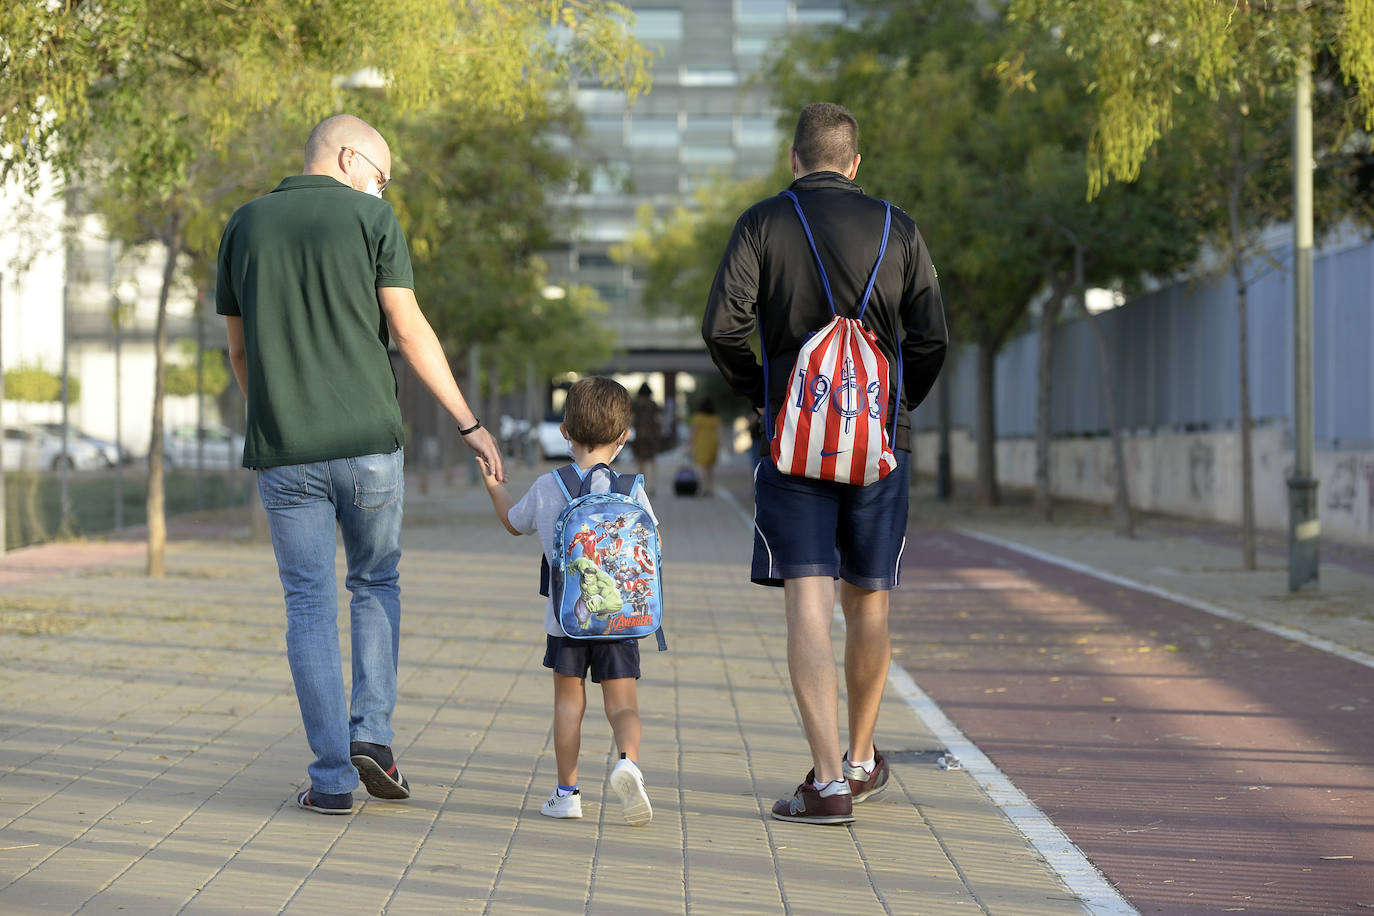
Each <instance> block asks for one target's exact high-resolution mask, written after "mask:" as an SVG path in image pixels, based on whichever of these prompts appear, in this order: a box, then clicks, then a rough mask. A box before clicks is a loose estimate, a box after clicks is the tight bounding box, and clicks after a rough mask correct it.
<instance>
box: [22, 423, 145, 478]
mask: <svg viewBox="0 0 1374 916" xmlns="http://www.w3.org/2000/svg"><path fill="white" fill-rule="evenodd" d="M41 428H42V430H43V431H44V432H46V433H47V434H48V435H50V436H52V437H53V438H54V439H58V440H61V438H62V424H61V423H44V424H42V427H41ZM73 439H80V440H81V441H82V442H88V443H90V444H91V445H92V446H94V447H95V449H96V451H98V452H100V455H101V457H102V458H104V459H105V466H106V467H110V468H112V467H114V466H115V465H116V464H119V463H120V462H127V461H128V456H127V455H125V454H124V451H123V449H121V448H120V447H119V446H118V445H116V444H115V443H113V442H111V441H109V440H108V439H97V438H96V437H95V436H92V435H91V434H90V433H86V432H82V431H81V430H79V429H77V428H76V427H75V426H68V427H67V441H68V442H71V441H72V440H73Z"/></svg>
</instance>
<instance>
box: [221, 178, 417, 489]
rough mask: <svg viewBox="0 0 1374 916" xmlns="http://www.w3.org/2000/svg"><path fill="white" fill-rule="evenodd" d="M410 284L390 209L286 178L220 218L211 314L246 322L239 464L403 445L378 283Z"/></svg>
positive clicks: (328, 181)
mask: <svg viewBox="0 0 1374 916" xmlns="http://www.w3.org/2000/svg"><path fill="white" fill-rule="evenodd" d="M381 286H402V287H406V288H407V289H414V287H415V280H414V276H413V274H412V272H411V268H410V252H409V250H408V249H407V247H406V240H405V235H404V234H403V233H402V232H401V226H400V224H399V223H398V222H397V221H396V213H395V211H393V210H392V209H391V204H389V203H387V202H386V201H384V200H380V199H378V198H376V197H372V196H371V195H369V194H364V193H362V192H360V191H355V190H353V189H352V188H350V187H348V186H346V185H343V184H341V183H339V182H337V181H335V180H334V179H333V178H329V177H327V176H324V175H295V176H292V177H290V178H287V179H285V180H284V181H283V182H282V183H281V184H279V185H277V187H276V188H275V189H274V190H273V191H272V193H270V194H267V195H266V196H264V197H259V198H258V199H257V200H254V201H252V202H251V203H247V204H244V205H243V206H242V207H240V208H239V209H238V210H236V211H235V212H234V215H233V216H231V217H230V218H229V222H228V224H227V225H226V226H225V227H224V236H223V238H221V239H220V245H219V264H218V273H217V278H216V285H215V310H216V311H217V312H219V314H221V315H240V316H242V317H243V336H244V343H245V346H246V349H247V352H248V430H247V434H246V440H247V441H246V443H245V446H244V450H243V466H244V467H249V468H264V467H275V466H277V465H283V464H304V463H306V462H311V461H325V460H328V459H331V458H351V457H355V456H357V455H372V454H381V453H387V452H393V451H395V450H396V449H398V448H400V447H401V446H402V445H404V444H405V433H404V430H403V428H402V426H401V410H400V407H399V406H398V405H397V403H396V377H395V374H394V373H393V372H392V369H391V360H390V358H389V357H388V356H387V342H388V339H389V337H388V334H387V327H386V318H385V316H384V315H383V314H382V309H381V306H380V305H379V304H378V302H377V288H378V287H381Z"/></svg>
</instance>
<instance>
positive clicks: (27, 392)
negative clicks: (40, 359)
mask: <svg viewBox="0 0 1374 916" xmlns="http://www.w3.org/2000/svg"><path fill="white" fill-rule="evenodd" d="M5 400H7V401H27V402H29V403H32V404H43V403H49V402H54V401H61V400H62V376H60V375H58V374H57V373H55V372H49V371H48V370H46V369H44V368H42V367H41V366H25V365H22V364H21V365H19V366H16V367H15V368H13V369H6V370H5ZM79 400H81V380H80V379H78V378H74V377H72V376H68V377H67V402H68V403H70V404H74V403H76V402H77V401H79Z"/></svg>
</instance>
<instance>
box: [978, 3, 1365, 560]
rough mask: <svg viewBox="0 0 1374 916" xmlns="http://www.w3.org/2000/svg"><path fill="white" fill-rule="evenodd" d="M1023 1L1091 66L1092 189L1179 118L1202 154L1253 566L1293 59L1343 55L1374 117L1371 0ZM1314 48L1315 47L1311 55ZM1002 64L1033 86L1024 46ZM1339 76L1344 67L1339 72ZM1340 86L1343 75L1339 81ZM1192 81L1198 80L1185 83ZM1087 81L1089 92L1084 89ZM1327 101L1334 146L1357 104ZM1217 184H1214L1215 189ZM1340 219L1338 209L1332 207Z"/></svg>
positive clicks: (1346, 205)
mask: <svg viewBox="0 0 1374 916" xmlns="http://www.w3.org/2000/svg"><path fill="white" fill-rule="evenodd" d="M1012 10H1013V13H1014V14H1015V15H1017V16H1020V17H1022V18H1023V19H1025V20H1027V21H1029V22H1032V23H1034V24H1038V25H1045V26H1051V27H1052V28H1053V29H1054V30H1055V31H1056V32H1057V34H1058V35H1059V36H1060V42H1061V47H1062V50H1063V53H1064V54H1065V55H1066V56H1067V57H1070V58H1073V59H1076V60H1081V61H1083V62H1084V63H1085V65H1086V72H1087V79H1086V80H1085V83H1086V88H1087V93H1090V94H1093V95H1095V96H1096V99H1097V101H1096V111H1095V117H1094V128H1093V135H1092V144H1091V146H1090V156H1089V160H1088V168H1087V174H1088V185H1089V188H1088V193H1089V196H1094V195H1097V194H1099V193H1100V192H1101V191H1102V189H1103V188H1104V187H1105V186H1106V184H1107V183H1108V182H1109V181H1110V180H1113V179H1116V180H1121V181H1134V180H1136V178H1137V177H1138V176H1139V168H1140V164H1141V162H1142V161H1143V159H1144V157H1145V155H1146V152H1147V150H1149V149H1150V147H1151V146H1152V145H1153V144H1154V143H1155V142H1156V141H1158V140H1160V139H1161V138H1162V137H1163V135H1164V133H1165V132H1166V131H1168V130H1171V129H1173V128H1174V126H1175V123H1176V122H1178V123H1180V124H1184V125H1187V127H1186V128H1185V129H1184V130H1183V133H1184V134H1185V137H1186V139H1185V140H1184V143H1186V144H1188V145H1190V146H1192V147H1193V148H1194V150H1195V151H1196V153H1197V160H1198V164H1197V168H1196V170H1195V171H1196V174H1197V175H1198V176H1199V177H1200V178H1201V179H1202V181H1201V185H1202V189H1203V193H1201V194H1200V195H1199V196H1198V201H1199V202H1200V205H1194V206H1192V207H1190V209H1192V210H1194V211H1196V212H1198V213H1200V214H1201V215H1202V217H1203V218H1204V219H1207V220H1208V221H1209V222H1210V224H1211V225H1212V226H1213V232H1212V235H1213V238H1214V239H1216V242H1217V248H1218V249H1219V250H1220V251H1221V252H1222V262H1223V265H1224V269H1226V270H1228V271H1229V272H1230V273H1231V275H1232V279H1233V281H1234V284H1235V289H1236V309H1237V316H1238V327H1239V335H1238V336H1239V339H1238V341H1237V347H1238V353H1239V376H1240V378H1239V418H1238V424H1237V425H1238V428H1239V431H1240V440H1241V458H1240V460H1241V520H1242V521H1241V544H1242V547H1241V553H1242V563H1243V565H1244V567H1245V568H1246V569H1252V570H1253V569H1255V568H1256V567H1257V562H1256V555H1255V512H1254V476H1253V447H1252V444H1251V427H1252V417H1251V411H1250V390H1249V352H1248V351H1249V345H1248V308H1247V290H1248V285H1249V278H1248V277H1247V276H1246V273H1245V271H1246V269H1247V266H1248V265H1250V264H1251V263H1252V262H1253V260H1254V258H1255V256H1256V254H1257V251H1258V246H1257V240H1258V237H1259V234H1260V232H1261V230H1262V229H1263V228H1265V227H1266V226H1267V225H1271V224H1273V223H1274V222H1276V221H1278V220H1280V219H1283V218H1286V216H1287V215H1288V213H1289V212H1290V206H1291V203H1292V198H1291V197H1290V196H1289V195H1288V194H1287V193H1285V178H1286V176H1285V174H1284V169H1283V165H1284V161H1285V160H1286V158H1287V154H1288V148H1287V142H1286V138H1284V136H1283V133H1282V131H1281V130H1280V125H1281V124H1282V123H1283V121H1284V119H1285V116H1286V106H1285V105H1284V104H1283V102H1284V101H1285V100H1286V99H1287V98H1288V97H1289V96H1290V89H1291V86H1292V81H1291V80H1290V79H1289V78H1288V77H1287V76H1286V74H1289V73H1293V72H1295V68H1296V61H1297V60H1298V59H1300V58H1304V55H1305V54H1306V53H1308V52H1307V49H1308V48H1309V47H1310V46H1311V45H1312V44H1315V45H1316V46H1317V48H1318V49H1319V50H1321V51H1323V52H1325V53H1326V54H1327V55H1329V56H1330V57H1331V58H1333V59H1334V60H1335V61H1336V62H1337V63H1338V64H1339V70H1340V74H1342V75H1343V76H1344V79H1345V81H1346V83H1347V84H1348V83H1349V82H1351V81H1354V82H1355V85H1356V89H1355V100H1354V101H1357V102H1358V104H1359V105H1361V106H1362V107H1363V109H1364V128H1365V130H1371V129H1374V104H1372V103H1374V0H1351V2H1347V3H1317V4H1311V5H1310V6H1309V4H1307V3H1305V2H1299V3H1285V4H1278V3H1264V2H1247V3H1237V4H1234V5H1230V6H1228V5H1226V4H1216V3H1212V4H1207V3H1196V2H1189V0H1173V2H1166V3H1150V4H1148V5H1146V4H1142V3H1117V2H1111V3H1103V2H1089V3H1064V2H1060V0H1014V2H1013V3H1012ZM1304 59H1305V58H1304ZM1003 66H1004V69H1005V71H1006V72H1008V73H1009V74H1010V75H1011V76H1010V79H1011V81H1012V82H1013V83H1017V82H1020V83H1021V84H1022V85H1029V84H1030V83H1031V82H1032V81H1033V80H1034V78H1035V73H1034V68H1033V66H1031V65H1028V64H1027V62H1026V60H1025V58H1024V57H1022V56H1019V55H1017V56H1009V57H1008V58H1007V59H1005V60H1004V62H1003ZM1333 75H1334V74H1333ZM1332 84H1333V85H1334V81H1332ZM1183 86H1187V87H1189V88H1190V89H1191V90H1193V91H1192V92H1189V93H1184V92H1182V90H1181V87H1183ZM1085 94H1086V93H1085ZM1346 101H1347V100H1346V99H1344V98H1341V99H1338V100H1337V103H1336V104H1335V105H1331V106H1328V109H1329V111H1330V112H1332V113H1334V114H1335V117H1330V116H1328V124H1327V130H1326V131H1325V135H1326V137H1327V142H1328V144H1329V148H1330V149H1332V150H1335V149H1337V148H1339V147H1340V146H1341V145H1342V143H1343V141H1344V139H1345V138H1346V137H1348V136H1349V134H1350V131H1351V128H1352V127H1353V121H1351V120H1350V117H1351V114H1352V113H1353V112H1354V110H1355V107H1354V106H1352V105H1347V104H1346ZM1209 190H1210V193H1208V191H1209ZM1327 190H1328V192H1335V195H1334V196H1335V199H1334V200H1332V199H1329V200H1328V206H1326V207H1323V208H1319V209H1318V212H1320V213H1324V214H1325V215H1326V216H1327V217H1328V219H1332V218H1338V217H1339V216H1340V215H1343V214H1345V213H1352V212H1356V211H1358V210H1360V205H1359V202H1358V201H1357V200H1356V199H1355V198H1353V197H1352V196H1351V195H1349V194H1344V195H1342V194H1341V193H1340V191H1341V189H1340V188H1339V186H1338V185H1335V184H1332V183H1328V186H1327ZM1333 221H1334V220H1333Z"/></svg>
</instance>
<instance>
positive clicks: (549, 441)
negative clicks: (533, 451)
mask: <svg viewBox="0 0 1374 916" xmlns="http://www.w3.org/2000/svg"><path fill="white" fill-rule="evenodd" d="M562 425H563V415H562V414H561V413H551V414H548V415H547V416H545V417H544V419H542V420H540V421H539V426H537V427H536V428H535V430H534V437H535V440H536V441H537V442H538V443H539V453H540V454H541V455H543V456H544V460H545V461H562V460H564V459H566V458H571V457H572V452H571V451H570V450H569V446H568V440H567V439H564V438H563V433H562V432H560V431H559V429H558V427H560V426H562ZM625 441H626V443H630V442H633V441H635V431H634V427H631V428H630V438H628V439H626V440H625ZM626 454H628V452H626Z"/></svg>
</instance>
